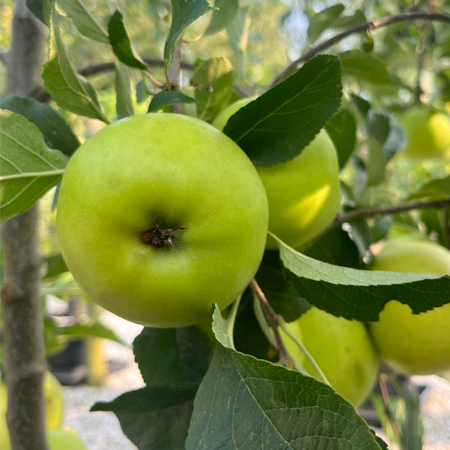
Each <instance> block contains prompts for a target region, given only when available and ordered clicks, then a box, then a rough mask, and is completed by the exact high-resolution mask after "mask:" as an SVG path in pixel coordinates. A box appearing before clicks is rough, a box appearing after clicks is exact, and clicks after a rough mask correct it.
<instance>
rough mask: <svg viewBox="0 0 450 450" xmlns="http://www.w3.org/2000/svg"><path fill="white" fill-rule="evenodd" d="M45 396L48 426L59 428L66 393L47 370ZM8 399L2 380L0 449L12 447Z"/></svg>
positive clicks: (0, 384) (49, 427)
mask: <svg viewBox="0 0 450 450" xmlns="http://www.w3.org/2000/svg"><path fill="white" fill-rule="evenodd" d="M44 397H45V414H46V425H47V428H48V429H49V430H50V429H56V428H59V427H60V426H61V425H62V422H63V418H64V394H63V389H62V387H61V384H60V383H59V381H58V380H57V379H56V377H55V376H54V375H53V374H52V373H51V372H46V373H45V376H44ZM7 399H8V396H7V390H6V386H5V385H4V384H3V383H2V382H0V450H10V448H11V446H10V443H9V432H8V427H7V424H6V409H7V404H8V400H7ZM52 450H53V449H52ZM64 450H71V449H70V448H68V449H64ZM74 450H76V448H75V447H74Z"/></svg>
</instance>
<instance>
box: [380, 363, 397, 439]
mask: <svg viewBox="0 0 450 450" xmlns="http://www.w3.org/2000/svg"><path fill="white" fill-rule="evenodd" d="M378 385H379V386H380V392H381V398H382V399H383V408H384V413H385V414H386V417H387V419H388V421H389V423H390V424H391V426H392V429H393V430H394V433H395V436H396V437H397V440H398V441H400V439H401V437H402V430H401V428H400V425H399V424H398V422H397V421H396V420H395V418H394V416H393V415H392V411H391V407H390V405H391V401H390V399H389V393H388V390H387V386H386V374H384V373H383V372H380V373H379V375H378Z"/></svg>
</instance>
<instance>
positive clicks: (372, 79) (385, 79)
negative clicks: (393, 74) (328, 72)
mask: <svg viewBox="0 0 450 450" xmlns="http://www.w3.org/2000/svg"><path fill="white" fill-rule="evenodd" d="M339 58H340V59H341V69H342V76H343V77H345V76H349V77H352V78H355V79H356V80H358V81H364V82H367V83H371V84H378V85H387V84H390V83H391V79H390V77H389V74H388V72H387V70H386V67H385V66H384V65H383V63H381V62H380V61H379V60H378V59H377V58H376V57H375V56H373V55H368V54H367V53H363V52H360V51H358V50H350V51H348V52H343V53H340V54H339Z"/></svg>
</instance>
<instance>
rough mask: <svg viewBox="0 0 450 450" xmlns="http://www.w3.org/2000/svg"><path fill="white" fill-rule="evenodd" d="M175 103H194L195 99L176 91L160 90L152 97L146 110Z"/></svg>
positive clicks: (153, 109)
mask: <svg viewBox="0 0 450 450" xmlns="http://www.w3.org/2000/svg"><path fill="white" fill-rule="evenodd" d="M177 103H195V99H193V98H191V97H188V96H187V95H184V94H182V93H181V92H177V91H161V92H158V93H157V94H156V95H155V96H154V97H153V98H152V101H151V102H150V105H149V107H148V111H147V112H153V111H157V110H158V109H161V108H164V106H169V105H176V104H177Z"/></svg>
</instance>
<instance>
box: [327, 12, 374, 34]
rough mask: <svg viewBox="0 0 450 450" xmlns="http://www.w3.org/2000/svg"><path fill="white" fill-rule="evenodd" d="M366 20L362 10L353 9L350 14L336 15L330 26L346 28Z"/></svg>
mask: <svg viewBox="0 0 450 450" xmlns="http://www.w3.org/2000/svg"><path fill="white" fill-rule="evenodd" d="M364 22H367V19H366V16H365V15H364V13H363V12H362V11H359V10H357V11H355V12H354V14H352V15H351V16H340V17H337V18H336V19H335V20H334V21H333V24H332V26H331V27H332V28H337V29H344V30H348V29H349V28H353V27H355V26H356V25H359V24H361V23H364Z"/></svg>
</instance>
